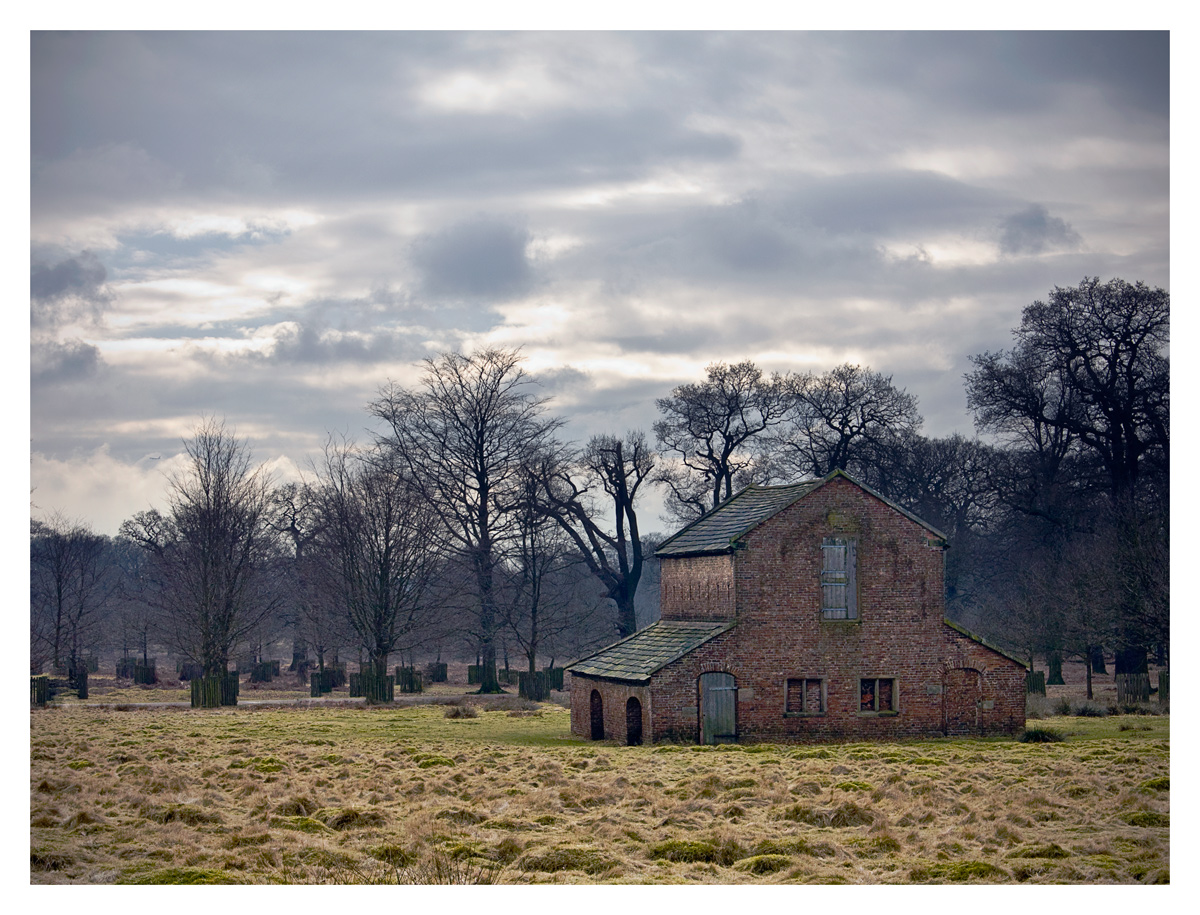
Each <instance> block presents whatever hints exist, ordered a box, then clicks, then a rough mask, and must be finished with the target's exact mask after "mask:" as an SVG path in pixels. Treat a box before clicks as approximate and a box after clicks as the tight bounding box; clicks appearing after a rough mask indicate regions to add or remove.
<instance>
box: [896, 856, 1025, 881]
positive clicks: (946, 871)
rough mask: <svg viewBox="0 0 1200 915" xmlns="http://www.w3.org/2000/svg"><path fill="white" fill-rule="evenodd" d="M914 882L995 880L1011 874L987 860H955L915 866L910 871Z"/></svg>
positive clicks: (909, 873) (910, 876) (909, 874)
mask: <svg viewBox="0 0 1200 915" xmlns="http://www.w3.org/2000/svg"><path fill="white" fill-rule="evenodd" d="M908 876H909V879H910V880H912V882H913V883H934V882H941V881H949V882H951V883H966V882H969V881H971V880H986V881H989V882H995V881H997V880H1000V879H1004V878H1007V877H1009V876H1010V874H1009V873H1008V871H1006V870H1004V869H1003V868H1000V867H997V866H996V865H994V864H990V863H989V862H987V861H955V862H951V863H947V864H930V865H928V866H925V867H914V868H913V869H912V870H910V871H909V872H908Z"/></svg>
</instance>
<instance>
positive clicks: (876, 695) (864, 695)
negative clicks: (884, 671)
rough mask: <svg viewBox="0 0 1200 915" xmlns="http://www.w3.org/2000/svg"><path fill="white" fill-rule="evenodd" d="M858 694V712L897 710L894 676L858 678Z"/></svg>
mask: <svg viewBox="0 0 1200 915" xmlns="http://www.w3.org/2000/svg"><path fill="white" fill-rule="evenodd" d="M858 695H859V699H858V710H859V711H860V712H895V711H897V710H898V709H897V704H896V680H895V678H894V677H871V678H869V679H862V680H859V681H858Z"/></svg>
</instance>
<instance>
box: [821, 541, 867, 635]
mask: <svg viewBox="0 0 1200 915" xmlns="http://www.w3.org/2000/svg"><path fill="white" fill-rule="evenodd" d="M856 565H857V544H856V542H855V541H854V540H853V539H849V538H846V537H826V538H825V540H823V541H822V542H821V619H824V620H856V619H858V583H857V574H856V572H857V569H856Z"/></svg>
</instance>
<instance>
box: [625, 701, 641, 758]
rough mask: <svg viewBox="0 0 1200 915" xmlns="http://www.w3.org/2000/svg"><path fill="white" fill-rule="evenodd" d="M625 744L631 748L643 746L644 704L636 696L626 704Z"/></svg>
mask: <svg viewBox="0 0 1200 915" xmlns="http://www.w3.org/2000/svg"><path fill="white" fill-rule="evenodd" d="M625 743H626V744H627V745H628V746H631V747H640V746H641V745H642V703H640V702H638V700H637V697H636V696H630V697H629V701H628V702H626V703H625Z"/></svg>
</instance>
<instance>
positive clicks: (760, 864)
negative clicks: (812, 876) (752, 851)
mask: <svg viewBox="0 0 1200 915" xmlns="http://www.w3.org/2000/svg"><path fill="white" fill-rule="evenodd" d="M794 863H795V861H794V860H793V859H792V858H789V857H788V856H787V855H753V856H752V857H749V858H743V859H742V860H740V861H738V862H737V863H736V864H735V865H734V867H736V868H737V869H738V870H740V871H746V872H747V873H749V874H755V875H757V876H762V875H763V874H774V873H777V872H778V871H781V870H783V869H784V868H785V867H789V866H790V865H792V864H794Z"/></svg>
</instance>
